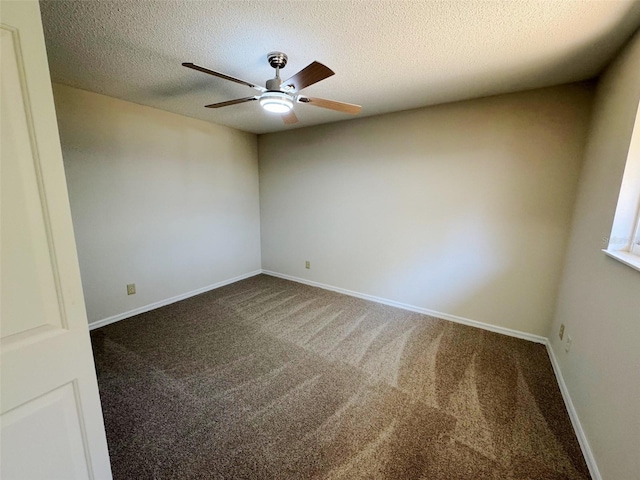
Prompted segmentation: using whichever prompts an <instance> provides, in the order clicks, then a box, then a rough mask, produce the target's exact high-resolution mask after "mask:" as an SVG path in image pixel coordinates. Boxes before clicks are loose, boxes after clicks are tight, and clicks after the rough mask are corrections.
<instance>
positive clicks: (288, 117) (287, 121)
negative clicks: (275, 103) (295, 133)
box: [282, 110, 298, 125]
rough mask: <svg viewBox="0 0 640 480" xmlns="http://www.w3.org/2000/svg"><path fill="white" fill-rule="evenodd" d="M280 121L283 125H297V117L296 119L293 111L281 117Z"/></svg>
mask: <svg viewBox="0 0 640 480" xmlns="http://www.w3.org/2000/svg"><path fill="white" fill-rule="evenodd" d="M282 120H283V121H284V123H285V125H291V124H292V123H298V117H296V114H295V113H294V112H293V110H289V111H288V112H287V113H285V114H284V115H282Z"/></svg>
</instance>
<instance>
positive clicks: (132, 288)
mask: <svg viewBox="0 0 640 480" xmlns="http://www.w3.org/2000/svg"><path fill="white" fill-rule="evenodd" d="M135 293H136V284H135V283H130V284H128V285H127V295H135Z"/></svg>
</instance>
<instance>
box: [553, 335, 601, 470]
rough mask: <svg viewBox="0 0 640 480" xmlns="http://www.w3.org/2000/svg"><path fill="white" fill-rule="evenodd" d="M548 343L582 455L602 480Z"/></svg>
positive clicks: (556, 360) (558, 365) (554, 369)
mask: <svg viewBox="0 0 640 480" xmlns="http://www.w3.org/2000/svg"><path fill="white" fill-rule="evenodd" d="M546 345H547V352H548V353H549V358H550V359H551V365H552V366H553V371H554V373H555V374H556V380H557V381H558V386H559V387H560V392H561V393H562V398H563V399H564V404H565V406H566V407H567V412H569V418H570V419H571V424H572V425H573V430H574V431H575V432H576V437H578V443H580V449H581V450H582V455H583V456H584V460H585V462H587V467H589V473H590V474H591V478H592V479H593V480H602V476H601V475H600V470H598V465H597V464H596V459H595V457H594V456H593V452H592V451H591V446H590V445H589V441H588V440H587V436H586V435H585V433H584V430H583V429H582V424H581V423H580V419H579V418H578V412H576V409H575V407H574V406H573V401H572V400H571V396H570V395H569V389H568V388H567V384H566V383H565V382H564V377H563V376H562V370H560V364H559V363H558V359H557V358H556V355H555V353H554V351H553V348H552V347H551V342H550V341H549V340H548V339H547V342H546Z"/></svg>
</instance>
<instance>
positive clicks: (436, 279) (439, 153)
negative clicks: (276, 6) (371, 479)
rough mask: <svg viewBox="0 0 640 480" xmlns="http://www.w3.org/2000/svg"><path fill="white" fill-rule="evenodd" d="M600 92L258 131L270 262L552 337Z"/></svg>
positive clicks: (502, 99) (575, 88) (519, 97)
mask: <svg viewBox="0 0 640 480" xmlns="http://www.w3.org/2000/svg"><path fill="white" fill-rule="evenodd" d="M591 99H592V89H591V87H590V86H589V85H585V84H579V85H569V86H562V87H556V88H549V89H542V90H536V91H530V92H524V93H517V94H510V95H503V96H498V97H491V98H485V99H479V100H473V101H465V102H460V103H455V104H449V105H443V106H438V107H430V108H424V109H419V110H413V111H407V112H401V113H397V114H390V115H384V116H379V117H371V118H364V119H358V120H354V121H347V122H340V123H336V124H331V125H323V126H318V127H313V128H306V129H298V130H294V131H291V132H284V133H274V134H267V135H262V136H260V137H259V157H260V208H261V228H262V230H261V232H262V233H261V238H262V267H263V268H264V269H266V270H271V271H275V272H279V273H282V274H287V275H292V276H295V277H300V278H304V279H307V280H312V281H316V282H320V283H324V284H328V285H331V286H334V287H341V288H345V289H349V290H353V291H356V292H360V293H365V294H369V295H374V296H378V297H382V298H385V299H390V300H393V301H396V302H402V303H405V304H409V305H413V306H415V307H420V308H425V309H429V310H433V311H437V312H443V313H446V314H450V315H457V316H461V317H465V318H468V319H472V320H476V321H481V322H486V323H490V324H493V325H497V326H501V327H506V328H511V329H515V330H519V331H523V332H528V333H532V334H536V335H543V336H546V335H547V333H548V331H549V327H550V323H551V319H552V316H553V311H554V308H555V300H556V293H557V287H558V283H559V277H560V272H561V267H562V260H563V258H564V252H565V245H566V239H567V237H568V232H569V225H570V222H571V214H572V209H573V202H574V194H575V190H576V186H577V178H578V175H579V171H580V168H581V162H582V154H583V146H584V142H585V136H586V131H587V126H588V120H589V113H590V105H591ZM305 260H309V261H310V262H311V269H310V270H306V269H305V267H304V264H305Z"/></svg>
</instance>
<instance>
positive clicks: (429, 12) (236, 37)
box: [40, 0, 640, 133]
mask: <svg viewBox="0 0 640 480" xmlns="http://www.w3.org/2000/svg"><path fill="white" fill-rule="evenodd" d="M40 4H41V10H42V18H43V23H44V28H45V37H46V42H47V51H48V55H49V62H50V68H51V72H52V79H53V81H55V82H59V83H63V84H66V85H69V86H73V87H77V88H81V89H85V90H89V91H93V92H97V93H102V94H105V95H109V96H112V97H116V98H120V99H123V100H128V101H131V102H134V103H140V104H143V105H148V106H152V107H156V108H159V109H162V110H167V111H170V112H174V113H179V114H182V115H186V116H189V117H194V118H199V119H202V120H206V121H211V122H214V123H219V124H223V125H227V126H231V127H235V128H239V129H241V130H246V131H249V132H254V133H264V132H271V131H277V130H285V129H291V128H297V127H300V126H308V125H315V124H320V123H327V122H333V121H339V120H345V119H348V118H351V117H350V116H348V115H345V114H341V113H337V112H332V111H328V110H325V109H321V108H314V107H311V106H308V105H296V114H297V115H298V117H299V119H300V123H298V124H296V125H293V126H292V125H288V126H285V125H284V124H283V123H282V121H281V119H280V118H278V117H277V116H274V115H270V114H268V113H266V112H264V111H262V110H261V109H260V107H259V105H258V104H257V103H256V102H251V103H248V104H243V105H236V106H233V107H227V108H222V109H220V110H212V109H205V108H203V106H204V105H205V104H208V103H213V102H219V101H223V100H229V99H233V98H240V97H245V96H247V95H252V94H254V93H257V92H255V90H251V89H249V88H248V87H243V86H241V85H237V84H233V83H231V82H227V81H224V80H221V79H217V78H215V77H209V76H207V75H205V74H203V73H200V72H195V71H192V70H188V69H186V68H184V67H182V66H181V65H180V64H181V62H185V61H186V62H194V63H197V64H201V65H203V66H205V67H209V68H212V69H215V70H218V71H221V72H224V73H227V74H230V75H233V76H236V77H239V78H242V79H245V80H248V81H251V82H255V83H259V84H264V82H265V81H266V80H267V79H268V78H271V77H272V76H273V69H271V67H269V65H268V64H267V62H266V54H267V53H268V52H270V51H272V50H281V51H284V52H286V53H287V54H288V55H289V64H288V65H287V67H286V68H285V69H284V70H283V72H282V76H283V78H287V77H288V76H290V75H293V74H294V73H296V72H297V71H298V70H300V69H301V68H303V67H305V66H306V65H308V64H309V63H311V62H312V61H313V60H318V61H320V62H322V63H325V64H326V65H327V66H329V67H331V68H332V69H333V70H334V71H335V72H336V75H335V76H333V77H331V78H329V79H327V80H324V81H323V82H320V83H318V84H316V85H313V86H311V87H309V88H308V89H307V90H305V93H307V94H308V95H311V96H317V97H324V98H329V99H334V100H340V101H346V102H351V103H359V104H361V105H363V107H364V108H363V111H362V113H361V115H363V116H368V115H375V114H380V113H386V112H392V111H399V110H405V109H409V108H416V107H421V106H427V105H434V104H438V103H444V102H450V101H457V100H462V99H467V98H472V97H480V96H487V95H494V94H500V93H505V92H513V91H518V90H525V89H532V88H537V87H544V86H549V85H555V84H560V83H567V82H574V81H578V80H584V79H587V78H590V77H593V76H595V75H597V74H598V73H599V72H600V71H601V70H602V69H603V67H604V66H605V65H606V64H607V63H608V61H609V60H610V59H611V58H612V56H613V55H614V54H615V52H616V51H617V50H618V49H619V48H620V47H621V46H622V45H623V43H624V42H625V41H626V40H627V39H628V38H629V36H630V35H631V34H632V32H633V31H634V30H635V28H637V26H638V25H639V23H640V2H633V1H629V0H623V1H615V2H614V1H591V0H585V1H531V0H507V1H501V2H500V1H496V2H489V1H484V0H469V1H454V2H435V1H433V2H417V1H414V2H396V1H383V2H379V1H291V2H284V1H261V2H258V1H252V2H245V1H207V2H205V1H160V2H150V1H125V2H113V1H74V0H68V1H58V0H45V1H42V2H40Z"/></svg>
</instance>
